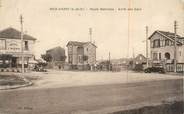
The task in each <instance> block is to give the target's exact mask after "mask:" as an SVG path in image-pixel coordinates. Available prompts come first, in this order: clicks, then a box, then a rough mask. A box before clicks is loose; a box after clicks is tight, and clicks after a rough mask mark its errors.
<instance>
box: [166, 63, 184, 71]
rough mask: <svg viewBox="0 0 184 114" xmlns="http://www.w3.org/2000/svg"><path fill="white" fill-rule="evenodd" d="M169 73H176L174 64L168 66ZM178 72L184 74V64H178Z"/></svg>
mask: <svg viewBox="0 0 184 114" xmlns="http://www.w3.org/2000/svg"><path fill="white" fill-rule="evenodd" d="M166 71H167V72H174V64H166ZM176 72H184V63H177V65H176Z"/></svg>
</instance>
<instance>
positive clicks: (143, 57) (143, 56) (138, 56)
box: [135, 54, 146, 58]
mask: <svg viewBox="0 0 184 114" xmlns="http://www.w3.org/2000/svg"><path fill="white" fill-rule="evenodd" d="M140 56H141V57H143V58H146V57H145V56H144V55H143V54H138V55H137V56H136V57H135V58H138V57H140Z"/></svg>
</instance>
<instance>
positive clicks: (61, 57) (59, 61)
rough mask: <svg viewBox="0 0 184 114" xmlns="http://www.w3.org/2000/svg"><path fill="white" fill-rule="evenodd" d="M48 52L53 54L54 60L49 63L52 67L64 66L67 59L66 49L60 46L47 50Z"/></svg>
mask: <svg viewBox="0 0 184 114" xmlns="http://www.w3.org/2000/svg"><path fill="white" fill-rule="evenodd" d="M46 54H49V55H51V57H52V61H51V62H50V63H49V66H50V68H59V69H61V67H63V65H64V63H65V59H66V55H65V49H64V48H62V47H60V46H58V47H54V48H52V49H49V50H47V51H46Z"/></svg>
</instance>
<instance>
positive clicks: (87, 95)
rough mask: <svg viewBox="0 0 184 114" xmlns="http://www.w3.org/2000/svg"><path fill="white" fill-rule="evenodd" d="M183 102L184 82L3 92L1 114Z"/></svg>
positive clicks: (93, 112)
mask: <svg viewBox="0 0 184 114" xmlns="http://www.w3.org/2000/svg"><path fill="white" fill-rule="evenodd" d="M174 100H183V80H182V79H165V80H156V81H145V82H133V83H117V84H104V85H85V86H76V87H75V86H73V87H59V86H58V87H57V88H53V87H52V88H46V87H44V88H42V87H41V88H37V89H17V90H6V91H0V114H105V113H111V112H115V111H118V110H122V109H124V108H132V107H133V106H134V107H138V106H141V105H144V104H146V105H152V104H154V103H162V102H166V101H174Z"/></svg>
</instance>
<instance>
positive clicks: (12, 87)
mask: <svg viewBox="0 0 184 114" xmlns="http://www.w3.org/2000/svg"><path fill="white" fill-rule="evenodd" d="M31 85H33V83H32V82H28V83H26V84H24V85H15V86H3V87H0V90H9V89H18V88H22V87H27V86H31Z"/></svg>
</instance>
